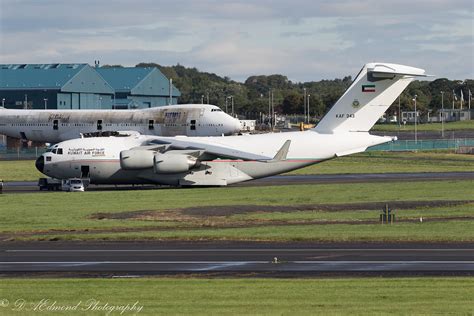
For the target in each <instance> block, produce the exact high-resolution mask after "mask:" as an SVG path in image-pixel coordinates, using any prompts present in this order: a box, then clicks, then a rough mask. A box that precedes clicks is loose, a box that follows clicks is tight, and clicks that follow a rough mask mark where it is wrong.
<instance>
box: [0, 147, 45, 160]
mask: <svg viewBox="0 0 474 316" xmlns="http://www.w3.org/2000/svg"><path fill="white" fill-rule="evenodd" d="M45 152H46V148H45V147H30V148H20V147H18V148H1V149H0V159H2V160H26V159H36V158H37V157H39V156H41V155H42V154H43V153H45Z"/></svg>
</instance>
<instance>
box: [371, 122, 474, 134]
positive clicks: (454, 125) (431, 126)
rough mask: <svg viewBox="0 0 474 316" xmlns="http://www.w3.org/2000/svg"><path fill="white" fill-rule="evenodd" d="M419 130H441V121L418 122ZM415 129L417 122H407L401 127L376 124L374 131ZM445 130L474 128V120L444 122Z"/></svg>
mask: <svg viewBox="0 0 474 316" xmlns="http://www.w3.org/2000/svg"><path fill="white" fill-rule="evenodd" d="M416 128H417V130H418V131H420V132H423V131H427V132H437V131H439V132H441V123H425V124H417V126H416ZM399 130H400V131H406V132H408V131H410V132H411V131H414V130H415V124H407V125H403V124H402V126H401V127H399V126H398V124H376V125H375V126H374V127H373V128H372V131H385V132H397V131H399ZM444 130H445V131H460V130H474V120H470V121H458V122H447V123H444Z"/></svg>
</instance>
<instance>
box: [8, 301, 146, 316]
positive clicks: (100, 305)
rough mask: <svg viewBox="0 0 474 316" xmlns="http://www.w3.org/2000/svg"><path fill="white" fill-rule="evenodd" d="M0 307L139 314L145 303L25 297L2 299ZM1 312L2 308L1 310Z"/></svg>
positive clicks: (19, 309) (21, 309)
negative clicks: (27, 298) (61, 300)
mask: <svg viewBox="0 0 474 316" xmlns="http://www.w3.org/2000/svg"><path fill="white" fill-rule="evenodd" d="M0 308H3V309H10V310H12V311H16V312H19V311H27V312H33V313H34V312H38V313H51V312H76V311H81V312H90V313H94V312H97V313H100V314H101V315H103V313H104V312H105V315H114V314H115V315H125V314H132V315H137V314H139V313H140V312H141V311H142V310H143V305H141V304H140V302H139V301H136V302H134V303H133V304H130V303H127V304H111V303H109V302H103V301H100V300H97V299H93V298H91V299H88V300H86V301H78V302H77V303H59V302H58V301H56V300H53V299H49V298H44V299H41V300H39V301H30V302H29V301H26V300H24V299H21V298H20V299H15V300H12V301H9V300H8V299H0ZM0 314H1V310H0Z"/></svg>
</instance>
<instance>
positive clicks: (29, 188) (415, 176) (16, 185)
mask: <svg viewBox="0 0 474 316" xmlns="http://www.w3.org/2000/svg"><path fill="white" fill-rule="evenodd" d="M472 179H474V172H419V173H360V174H321V175H279V176H273V177H268V178H263V179H257V180H252V181H248V182H243V183H239V184H235V185H232V187H242V186H244V187H249V186H270V185H298V184H324V183H369V182H399V181H433V180H472ZM157 188H167V187H160V186H155V185H143V186H130V185H119V186H114V185H91V186H89V187H88V188H87V190H90V191H105V190H140V189H143V190H146V189H157ZM3 191H4V193H42V192H48V191H39V189H38V186H37V182H31V181H21V182H6V183H5V186H4V189H3Z"/></svg>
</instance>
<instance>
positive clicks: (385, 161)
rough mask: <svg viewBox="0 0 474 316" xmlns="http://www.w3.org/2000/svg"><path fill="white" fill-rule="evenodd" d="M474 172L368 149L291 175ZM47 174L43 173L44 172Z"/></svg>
mask: <svg viewBox="0 0 474 316" xmlns="http://www.w3.org/2000/svg"><path fill="white" fill-rule="evenodd" d="M446 171H474V156H472V155H459V154H454V153H451V152H449V151H439V152H366V153H362V154H356V155H351V156H348V157H342V158H337V159H333V160H330V161H326V162H323V163H320V164H317V165H313V166H310V167H307V168H303V169H300V170H296V171H293V172H291V173H290V174H337V173H386V172H446ZM43 176H44V175H43ZM39 177H42V175H41V173H39V172H38V171H37V170H36V168H35V163H34V161H33V160H22V161H0V179H3V180H4V181H36V180H38V178H39Z"/></svg>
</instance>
